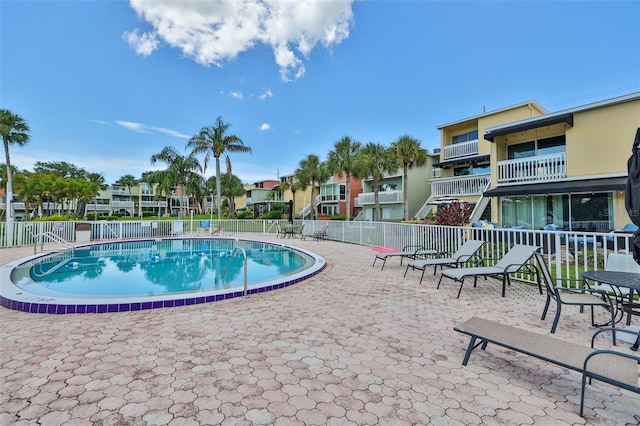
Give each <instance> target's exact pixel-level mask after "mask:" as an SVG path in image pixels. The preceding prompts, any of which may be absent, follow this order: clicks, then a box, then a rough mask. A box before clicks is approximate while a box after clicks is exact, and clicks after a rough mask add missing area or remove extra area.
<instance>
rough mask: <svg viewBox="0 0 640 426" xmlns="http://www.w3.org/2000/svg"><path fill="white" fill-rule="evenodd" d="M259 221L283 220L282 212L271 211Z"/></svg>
mask: <svg viewBox="0 0 640 426" xmlns="http://www.w3.org/2000/svg"><path fill="white" fill-rule="evenodd" d="M259 219H282V212H281V211H280V210H271V211H270V212H266V213H265V214H263V215H262V216H260V217H259Z"/></svg>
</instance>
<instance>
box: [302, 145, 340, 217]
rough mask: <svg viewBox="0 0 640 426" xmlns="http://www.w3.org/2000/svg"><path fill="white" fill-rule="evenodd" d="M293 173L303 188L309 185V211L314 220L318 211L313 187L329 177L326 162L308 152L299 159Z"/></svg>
mask: <svg viewBox="0 0 640 426" xmlns="http://www.w3.org/2000/svg"><path fill="white" fill-rule="evenodd" d="M295 175H296V178H297V179H298V181H299V182H300V184H301V185H302V187H303V188H306V187H307V186H308V185H311V211H312V218H313V220H316V219H317V217H318V212H317V211H316V196H315V189H316V186H317V185H319V184H321V183H324V182H325V181H326V180H327V179H329V178H330V177H331V172H330V171H329V168H328V167H327V164H326V163H324V162H322V161H320V157H318V156H317V155H315V154H309V155H307V156H306V157H305V158H304V159H303V160H301V161H300V163H299V164H298V170H296V173H295Z"/></svg>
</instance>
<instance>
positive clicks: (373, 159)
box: [356, 142, 398, 221]
mask: <svg viewBox="0 0 640 426" xmlns="http://www.w3.org/2000/svg"><path fill="white" fill-rule="evenodd" d="M356 169H357V170H358V172H359V173H362V176H364V175H365V173H367V174H368V175H369V176H371V178H372V179H373V200H374V217H373V220H374V221H380V220H382V211H381V210H380V182H381V181H382V179H384V175H385V173H393V172H395V171H396V170H397V169H398V167H397V164H396V162H395V159H394V156H393V154H392V153H391V151H390V150H389V149H387V148H385V147H384V146H383V145H381V144H379V143H375V142H369V143H367V144H366V145H365V146H364V147H363V148H362V150H361V151H360V153H359V155H358V157H357V158H356Z"/></svg>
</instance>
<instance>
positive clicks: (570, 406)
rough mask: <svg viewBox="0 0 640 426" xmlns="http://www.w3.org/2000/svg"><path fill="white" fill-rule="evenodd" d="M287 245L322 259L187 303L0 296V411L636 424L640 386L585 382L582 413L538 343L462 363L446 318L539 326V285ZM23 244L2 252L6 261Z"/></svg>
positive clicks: (202, 418) (17, 420)
mask: <svg viewBox="0 0 640 426" xmlns="http://www.w3.org/2000/svg"><path fill="white" fill-rule="evenodd" d="M240 237H241V238H253V239H259V240H273V241H276V240H275V237H274V236H263V235H251V236H246V235H240ZM277 241H278V242H283V240H277ZM285 243H288V244H291V245H295V246H299V247H302V248H306V249H309V250H312V251H314V252H316V253H318V254H319V255H321V256H323V257H324V258H325V259H326V261H327V267H326V268H325V270H324V271H323V272H321V273H320V274H318V275H316V276H314V277H312V278H310V279H308V280H306V281H304V282H301V283H298V284H295V285H293V286H290V287H287V288H285V289H282V290H276V291H271V292H267V293H261V294H257V295H252V296H251V297H250V298H249V299H242V298H236V299H231V300H227V301H223V302H215V303H210V304H202V305H195V306H185V307H179V308H166V309H156V310H148V311H139V312H128V313H113V314H111V313H107V314H79V315H46V314H28V313H22V312H17V311H11V310H8V309H5V308H0V345H1V346H0V347H1V349H0V380H1V381H2V382H1V385H0V386H1V389H0V404H1V405H0V406H1V407H2V409H1V410H0V425H14V424H15V425H34V424H41V425H46V426H53V425H145V424H147V425H217V424H223V425H227V424H228V425H262V424H264V425H270V424H275V425H373V424H382V425H422V424H435V425H438V424H442V425H456V424H460V425H469V424H488V425H491V424H519V425H521V424H545V425H547V424H554V425H582V424H594V425H599V424H610V425H620V424H634V425H635V424H639V423H640V397H639V395H636V394H633V393H630V392H626V391H622V390H620V389H618V388H615V387H612V386H609V385H605V384H601V383H595V382H594V383H593V384H592V385H590V386H588V392H587V397H586V414H585V417H584V418H582V417H580V416H579V415H578V409H579V405H578V404H579V398H580V380H581V376H580V375H579V374H578V373H576V372H573V371H569V370H566V369H563V368H560V367H557V366H554V365H551V364H548V363H545V362H543V361H539V360H537V359H534V358H532V357H527V356H525V355H522V354H519V353H515V352H512V351H507V350H505V349H502V348H498V347H495V346H494V347H492V346H489V347H488V348H487V350H486V351H480V350H478V351H476V352H474V353H473V354H472V356H471V360H470V362H469V365H468V366H466V367H465V366H462V364H461V361H462V357H463V354H464V351H465V349H466V346H467V344H468V338H467V337H466V336H464V335H462V334H460V333H457V332H455V331H453V327H454V325H455V324H458V323H460V322H463V321H465V320H466V319H468V318H469V317H471V316H473V315H477V316H481V317H484V318H489V319H495V320H499V321H501V322H504V323H507V324H511V325H515V326H518V327H522V328H525V329H528V330H532V331H535V332H538V333H545V334H547V333H549V329H550V326H551V321H552V318H553V314H554V312H553V311H552V312H551V313H550V314H549V315H548V317H547V320H546V321H541V320H540V313H541V311H542V307H543V305H544V296H541V295H540V294H539V293H538V289H537V287H535V286H530V285H526V284H523V283H518V282H514V284H513V285H512V286H511V287H510V288H508V289H507V296H506V297H505V298H502V297H500V288H501V287H500V283H499V282H497V281H495V280H487V281H485V280H479V282H478V287H477V288H473V286H472V285H471V284H468V285H466V286H465V288H464V289H463V290H462V295H461V296H460V299H456V297H455V296H456V294H457V289H458V286H457V285H456V284H454V283H452V282H447V281H445V282H443V284H442V286H441V287H440V289H439V290H436V284H437V278H436V277H434V276H433V275H431V273H430V272H429V273H427V274H425V279H424V281H423V284H422V285H419V284H418V281H419V274H418V273H412V272H411V271H409V273H408V274H407V276H406V277H403V273H404V267H401V266H400V265H399V261H398V260H397V259H393V260H390V261H389V262H387V265H386V266H385V269H384V271H380V269H379V267H378V266H376V267H375V268H374V267H372V266H371V264H372V262H373V258H374V252H373V251H372V250H371V248H369V247H362V246H357V245H352V244H344V243H337V242H332V241H321V242H318V241H312V240H310V239H308V240H305V241H301V240H286V241H285ZM32 250H33V248H32V247H27V248H19V249H4V250H1V251H0V256H1V259H0V264H6V263H8V262H10V261H12V260H14V259H19V258H22V257H25V256H27V255H29V254H30V253H32ZM552 309H553V308H552ZM565 309H566V312H565ZM589 324H590V321H589V313H588V312H585V313H580V312H579V310H578V308H574V309H571V308H564V309H563V315H562V317H561V319H560V324H559V326H558V331H557V332H556V336H557V337H559V338H562V339H565V340H568V341H572V342H576V343H580V344H584V345H588V344H589V342H590V336H591V334H592V333H593V329H592V328H591V327H590V325H589ZM610 345H611V343H610V339H606V338H605V339H601V340H600V341H599V342H598V347H600V348H609V347H611V346H610ZM618 349H619V350H621V351H629V345H628V344H626V343H624V342H622V343H620V344H619V346H618ZM629 352H630V351H629Z"/></svg>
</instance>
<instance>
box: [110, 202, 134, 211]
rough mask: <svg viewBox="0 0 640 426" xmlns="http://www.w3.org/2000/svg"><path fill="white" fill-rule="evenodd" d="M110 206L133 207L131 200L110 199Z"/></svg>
mask: <svg viewBox="0 0 640 426" xmlns="http://www.w3.org/2000/svg"><path fill="white" fill-rule="evenodd" d="M111 207H118V208H123V209H126V208H132V207H133V201H112V202H111Z"/></svg>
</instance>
